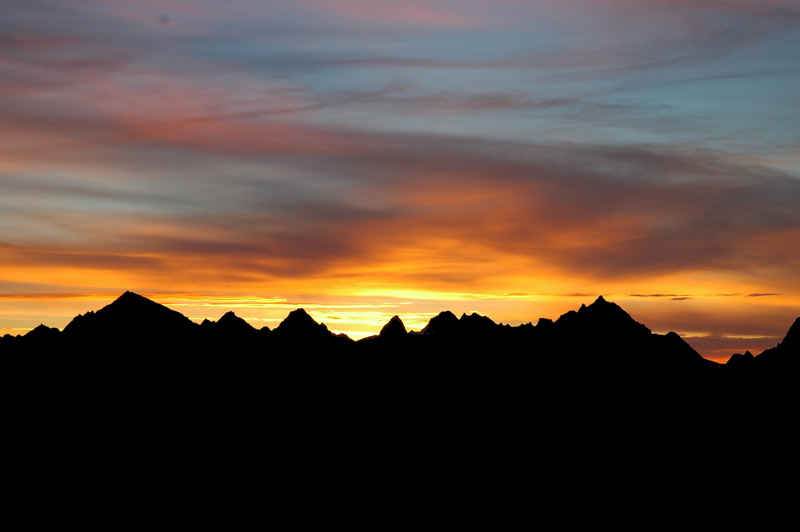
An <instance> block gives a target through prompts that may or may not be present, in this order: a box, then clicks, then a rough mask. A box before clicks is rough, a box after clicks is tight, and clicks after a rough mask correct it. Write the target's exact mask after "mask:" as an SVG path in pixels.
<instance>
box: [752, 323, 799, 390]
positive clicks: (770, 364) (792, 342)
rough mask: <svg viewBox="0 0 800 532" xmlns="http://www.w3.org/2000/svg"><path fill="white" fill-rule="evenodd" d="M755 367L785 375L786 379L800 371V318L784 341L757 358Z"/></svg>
mask: <svg viewBox="0 0 800 532" xmlns="http://www.w3.org/2000/svg"><path fill="white" fill-rule="evenodd" d="M753 362H754V364H755V366H756V367H758V368H759V369H760V370H761V371H768V372H773V373H781V372H783V373H784V377H786V376H788V375H792V377H794V373H796V372H797V371H800V318H797V319H796V320H794V323H793V324H792V326H791V327H789V330H788V331H787V333H786V336H784V338H783V340H782V341H781V342H780V343H779V344H778V345H776V346H775V347H772V348H770V349H767V350H765V351H764V352H763V353H761V354H760V355H758V356H757V357H755V360H754V361H753Z"/></svg>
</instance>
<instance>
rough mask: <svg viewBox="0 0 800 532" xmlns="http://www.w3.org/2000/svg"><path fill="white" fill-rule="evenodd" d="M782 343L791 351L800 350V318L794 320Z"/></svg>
mask: <svg viewBox="0 0 800 532" xmlns="http://www.w3.org/2000/svg"><path fill="white" fill-rule="evenodd" d="M781 345H782V346H784V348H786V349H789V350H791V351H796V352H800V318H797V319H796V320H794V323H793V324H792V326H791V327H789V331H788V332H787V333H786V336H785V337H784V338H783V341H782V342H781Z"/></svg>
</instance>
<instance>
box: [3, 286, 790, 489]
mask: <svg viewBox="0 0 800 532" xmlns="http://www.w3.org/2000/svg"><path fill="white" fill-rule="evenodd" d="M799 360H800V319H798V320H796V321H795V322H794V324H793V325H791V327H790V329H789V331H788V333H787V335H786V337H785V338H784V340H783V341H782V342H780V344H778V345H777V346H775V347H773V348H771V349H767V350H766V351H764V352H763V353H761V354H759V355H758V356H753V355H752V354H749V353H745V354H742V355H734V356H732V357H731V359H730V360H729V361H728V363H727V364H719V363H715V362H712V361H709V360H706V359H704V358H703V357H702V356H701V355H700V354H699V353H697V352H696V351H695V350H694V349H692V347H691V346H689V345H688V344H687V343H686V342H685V341H684V340H683V339H681V338H680V336H678V335H677V334H675V333H668V334H665V335H660V334H654V333H652V332H651V331H650V330H649V329H648V328H647V327H646V326H645V325H643V324H641V323H638V322H636V321H635V320H634V319H633V318H632V317H631V316H630V315H629V314H628V313H627V312H625V311H624V310H623V309H622V308H620V307H619V306H618V305H617V304H615V303H613V302H609V301H607V300H606V299H604V298H603V297H599V298H597V300H595V301H594V302H592V303H591V304H589V305H583V306H581V307H580V309H578V310H574V311H570V312H567V313H566V314H564V315H562V316H560V317H559V318H558V319H556V320H549V319H540V320H539V321H538V322H537V323H536V324H535V325H534V324H532V323H527V324H523V325H519V326H509V325H503V324H498V323H495V322H494V321H493V320H491V319H490V318H488V317H486V316H481V315H478V314H469V315H467V314H463V315H461V316H460V317H458V316H456V315H454V314H453V313H452V312H448V311H445V312H442V313H440V314H438V315H436V316H434V317H433V318H431V320H430V321H429V323H428V324H427V325H426V326H425V327H424V328H423V329H422V330H421V331H418V332H411V331H408V330H407V329H406V327H405V325H404V324H403V322H402V320H401V319H400V317H398V316H395V317H393V318H391V319H390V320H389V321H388V323H386V325H385V326H384V327H383V328H382V329H381V331H380V333H379V334H376V335H375V336H372V337H368V338H364V339H361V340H358V341H354V340H352V339H350V338H348V337H347V336H344V335H337V334H334V333H333V332H331V331H330V330H329V329H328V328H327V327H326V326H325V325H324V324H321V323H318V322H317V321H315V320H314V319H313V318H312V317H311V316H310V315H309V314H308V313H307V312H306V311H305V310H303V309H296V310H294V311H292V312H291V313H290V314H289V315H288V316H287V317H286V319H285V320H284V321H283V322H281V323H280V325H278V326H277V327H275V328H274V329H269V328H267V327H264V328H262V329H256V328H254V327H252V326H251V325H250V324H248V323H247V322H246V321H245V320H243V319H241V318H240V317H238V316H236V315H235V314H234V313H233V312H228V313H226V314H224V315H223V316H222V317H221V318H220V319H219V320H218V321H209V320H205V321H203V322H202V323H200V324H197V323H195V322H193V321H191V320H189V319H188V318H187V317H185V316H183V315H182V314H180V313H179V312H176V311H174V310H171V309H169V308H167V307H165V306H163V305H160V304H158V303H156V302H154V301H151V300H149V299H147V298H145V297H142V296H140V295H137V294H135V293H132V292H126V293H125V294H123V295H122V296H120V297H119V298H118V299H117V300H116V301H114V302H113V303H111V304H110V305H108V306H106V307H104V308H102V309H100V310H97V311H95V312H88V313H86V314H83V315H80V316H77V317H75V318H74V319H73V320H72V321H71V322H70V323H69V324H68V325H67V326H66V327H65V328H64V329H63V330H61V331H59V330H58V329H54V328H49V327H46V326H44V325H41V326H39V327H37V328H35V329H33V330H32V331H30V332H29V333H27V334H25V335H24V336H14V337H12V336H5V337H3V338H0V379H2V382H3V385H4V392H5V394H6V397H7V398H8V399H9V401H10V402H9V405H10V406H11V408H10V409H9V411H10V412H11V413H12V415H13V416H15V419H16V422H15V423H14V424H13V426H15V427H16V428H15V429H14V430H12V431H11V432H10V434H12V435H14V437H19V435H26V434H35V435H37V436H36V437H32V438H28V439H26V440H24V441H25V442H26V443H25V445H27V446H31V448H32V449H35V450H36V452H37V453H38V454H37V456H38V455H47V454H48V453H49V452H51V449H52V448H53V446H54V445H56V446H57V445H60V444H59V443H58V442H62V441H67V444H66V445H70V444H69V442H73V443H74V444H75V445H77V446H79V447H80V449H81V450H80V452H83V453H85V452H89V451H87V450H90V451H91V452H92V453H96V452H105V453H110V454H111V455H114V457H113V460H117V459H120V458H119V456H124V457H126V459H127V457H138V456H140V457H143V458H142V459H146V460H155V462H154V463H163V460H166V459H167V458H165V457H169V459H170V460H172V459H173V457H175V456H186V457H187V460H188V461H187V465H186V467H187V468H189V469H191V470H194V469H195V468H197V467H198V464H203V463H205V461H206V459H207V457H208V456H211V455H214V453H220V452H221V451H220V449H222V450H224V451H222V452H221V454H220V456H223V457H224V460H225V461H226V462H225V463H226V464H227V463H228V460H233V461H234V463H237V464H238V465H237V467H238V468H240V470H241V471H250V468H251V467H252V466H253V464H254V463H256V462H258V461H261V462H258V463H262V462H263V463H264V464H268V466H269V467H268V469H269V471H270V472H272V473H270V474H273V473H274V472H275V471H277V470H280V471H283V473H282V475H283V476H282V477H280V478H284V479H290V480H289V481H291V482H300V483H302V482H304V479H306V478H312V477H311V476H309V475H316V474H317V473H318V472H319V471H324V470H326V469H324V468H330V467H331V465H332V464H336V465H337V467H339V466H341V469H342V470H341V471H340V473H338V474H337V476H336V477H335V478H346V477H347V475H348V474H349V473H348V472H346V471H347V470H348V468H349V467H350V466H351V464H359V467H360V468H362V469H363V468H368V469H369V468H371V467H372V466H373V465H375V464H379V465H380V466H379V469H378V470H377V471H378V472H380V471H384V472H386V471H394V472H392V473H387V474H389V475H390V476H391V475H401V474H402V472H403V471H419V470H420V467H422V466H421V464H424V467H423V469H425V470H426V471H441V470H443V469H442V468H444V471H447V472H448V473H447V474H448V475H453V478H459V479H460V478H467V477H472V476H474V475H477V477H476V478H481V477H484V478H485V477H486V476H487V474H488V473H489V472H492V471H496V472H501V473H502V475H510V476H514V478H516V477H517V473H516V472H517V471H526V472H527V473H526V474H525V475H524V476H521V477H520V478H519V479H518V480H522V479H523V478H524V479H525V480H526V481H527V479H528V478H529V477H530V479H531V481H532V482H540V481H541V479H542V478H544V479H549V480H545V482H555V483H562V488H564V489H566V488H567V485H569V484H570V483H571V482H572V480H573V479H575V478H596V479H610V478H612V477H613V478H616V477H617V476H618V475H619V474H620V471H627V474H629V475H630V474H633V475H634V476H633V477H632V478H638V476H637V475H640V474H644V475H651V477H652V478H651V480H653V479H655V480H656V481H657V479H660V478H667V477H668V476H669V475H674V474H675V472H676V471H678V472H680V471H683V472H687V474H688V472H691V474H698V472H702V473H703V474H709V471H713V470H714V469H709V467H716V471H717V472H719V471H722V470H725V471H726V472H727V473H730V472H731V471H733V472H735V473H736V474H738V472H739V471H740V469H741V466H742V463H743V462H742V460H743V459H742V457H741V456H742V455H744V456H747V457H748V458H746V460H749V461H750V463H753V464H756V463H757V464H759V465H758V467H761V464H763V463H764V461H765V460H770V459H773V458H774V457H786V456H789V454H787V452H785V451H777V450H776V449H780V446H781V445H782V442H785V443H786V444H791V443H792V442H793V441H794V437H793V430H794V429H793V428H792V427H793V425H794V424H793V420H794V418H795V416H796V411H797V407H798V406H800V405H798V400H797V393H796V392H797V384H796V382H797V376H798V361H799ZM87 435H91V437H90V436H87ZM103 442H106V443H103ZM168 442H180V445H179V447H175V448H174V450H173V451H170V452H166V451H163V449H162V446H163V445H165V444H167V445H168ZM745 444H746V447H745ZM118 446H121V447H118ZM119 448H128V449H130V451H129V452H126V453H122V454H120V455H119V456H117V455H116V454H115V453H117V449H119ZM168 448H169V447H168ZM792 452H794V451H792ZM142 453H143V454H142ZM101 456H105V455H101ZM783 459H784V458H779V459H778V462H779V464H777V465H775V466H773V467H782V464H783V462H782V461H781V460H783ZM159 460H161V462H159ZM237 460H241V461H240V462H237ZM135 463H139V462H135ZM387 464H389V465H388V466H387ZM476 464H479V466H478V465H476ZM641 464H648V465H647V467H646V468H645V469H644V470H641V471H640V468H641ZM170 467H171V466H170ZM226 467H227V466H226ZM386 467H390V469H388V470H387V469H385V468H386ZM754 467H755V466H754ZM276 468H277V469H276ZM298 468H300V469H298ZM380 468H384V469H380ZM391 468H394V469H391ZM415 468H416V469H415ZM476 468H477V469H476ZM698 468H699V469H698ZM198 471H203V469H202V468H200V469H199V470H198ZM298 471H303V472H304V473H302V474H298ZM727 473H726V474H727ZM715 474H717V473H715ZM715 474H710V476H712V477H713V476H714V475H715ZM490 476H491V475H490ZM723 478H728V477H723ZM287 482H288V481H287ZM604 482H605V481H604ZM513 485H515V486H516V484H513ZM632 485H633V486H638V484H632ZM492 486H494V484H492ZM596 487H599V486H596ZM608 487H610V484H609V485H608V486H606V488H608ZM564 493H569V492H568V491H565V492H564Z"/></svg>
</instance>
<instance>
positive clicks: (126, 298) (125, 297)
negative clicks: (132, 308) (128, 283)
mask: <svg viewBox="0 0 800 532" xmlns="http://www.w3.org/2000/svg"><path fill="white" fill-rule="evenodd" d="M145 302H147V303H154V301H152V300H150V299H147V298H146V297H144V296H141V295H139V294H137V293H136V292H131V291H130V290H126V291H125V293H124V294H122V295H121V296H119V297H118V298H117V299H115V300H114V302H113V303H111V304H112V305H130V304H141V303H145Z"/></svg>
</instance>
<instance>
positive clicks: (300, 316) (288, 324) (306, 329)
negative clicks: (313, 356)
mask: <svg viewBox="0 0 800 532" xmlns="http://www.w3.org/2000/svg"><path fill="white" fill-rule="evenodd" d="M323 329H324V332H325V333H326V334H329V331H328V328H327V327H326V326H325V325H323V324H320V323H317V322H316V320H314V318H312V317H311V316H310V315H309V314H308V312H306V310H305V309H303V308H298V309H295V310H293V311H291V312H290V313H289V315H288V316H286V318H285V319H284V320H283V321H282V322H281V323H280V324H279V325H278V327H277V328H276V329H275V332H277V333H298V334H308V333H312V334H313V333H314V332H316V331H322V330H323Z"/></svg>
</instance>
